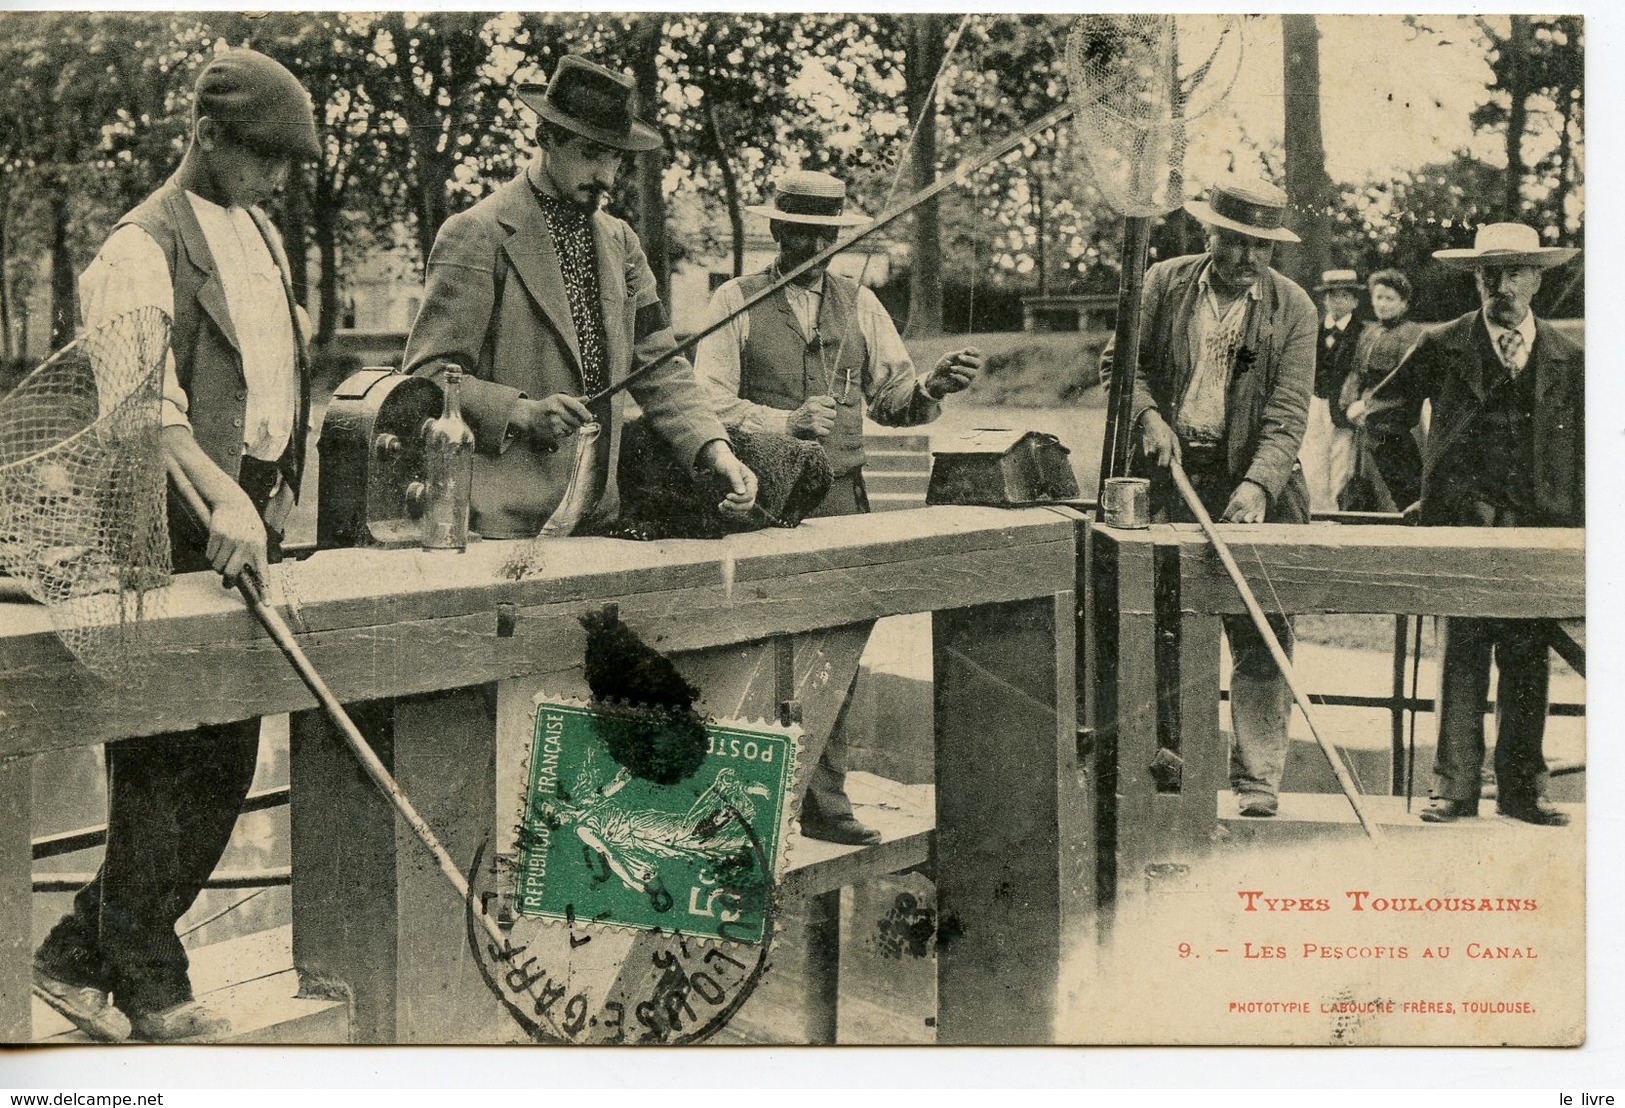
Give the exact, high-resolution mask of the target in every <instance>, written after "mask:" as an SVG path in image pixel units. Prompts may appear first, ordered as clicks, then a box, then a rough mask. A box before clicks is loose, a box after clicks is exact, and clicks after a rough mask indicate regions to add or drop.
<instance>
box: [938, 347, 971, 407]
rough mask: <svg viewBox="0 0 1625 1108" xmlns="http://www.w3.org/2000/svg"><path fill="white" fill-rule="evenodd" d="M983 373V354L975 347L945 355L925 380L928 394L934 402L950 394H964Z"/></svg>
mask: <svg viewBox="0 0 1625 1108" xmlns="http://www.w3.org/2000/svg"><path fill="white" fill-rule="evenodd" d="M981 371H982V352H981V351H980V350H978V349H976V347H974V346H967V347H965V349H963V350H955V351H954V352H953V353H951V354H944V355H943V356H942V361H940V362H938V363H937V365H936V368H935V369H933V370H932V371H931V373H930V376H928V377H926V379H925V391H926V394H927V395H928V396H930V397H931V399H933V400H941V399H942V398H943V397H944V396H947V395H949V394H950V393H956V392H963V391H965V390H966V389H967V388H969V387H970V383H971V382H972V381H974V380H976V375H977V374H978V373H980V372H981Z"/></svg>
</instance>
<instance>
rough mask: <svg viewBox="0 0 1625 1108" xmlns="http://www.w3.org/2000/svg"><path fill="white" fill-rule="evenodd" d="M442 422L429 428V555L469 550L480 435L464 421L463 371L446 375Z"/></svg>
mask: <svg viewBox="0 0 1625 1108" xmlns="http://www.w3.org/2000/svg"><path fill="white" fill-rule="evenodd" d="M440 380H441V388H442V389H443V391H444V400H443V404H442V407H441V409H440V418H439V419H431V420H430V421H429V422H428V423H427V424H425V425H424V428H423V469H424V483H425V484H426V485H427V486H428V490H427V495H426V497H425V506H424V512H423V549H425V550H465V549H467V548H468V495H469V491H470V488H471V486H472V485H473V479H474V432H473V431H471V430H470V429H469V426H468V424H467V423H466V422H464V421H463V396H462V390H463V370H462V367H460V366H455V365H449V366H447V367H446V369H445V372H444V373H443V374H442V375H441V378H440Z"/></svg>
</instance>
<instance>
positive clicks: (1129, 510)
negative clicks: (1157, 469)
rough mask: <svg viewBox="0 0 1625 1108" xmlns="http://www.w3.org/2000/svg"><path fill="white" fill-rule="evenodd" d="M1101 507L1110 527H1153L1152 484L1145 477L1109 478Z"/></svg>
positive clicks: (1102, 496)
mask: <svg viewBox="0 0 1625 1108" xmlns="http://www.w3.org/2000/svg"><path fill="white" fill-rule="evenodd" d="M1100 506H1101V509H1102V511H1103V513H1104V515H1105V517H1106V526H1108V527H1127V528H1144V527H1150V526H1151V482H1150V481H1148V480H1146V479H1145V478H1144V477H1108V478H1106V487H1105V488H1104V489H1103V490H1102V491H1101V498H1100Z"/></svg>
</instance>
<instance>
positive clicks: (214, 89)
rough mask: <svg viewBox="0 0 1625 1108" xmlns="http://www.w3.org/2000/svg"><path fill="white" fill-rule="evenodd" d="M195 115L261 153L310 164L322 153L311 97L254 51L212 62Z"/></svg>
mask: <svg viewBox="0 0 1625 1108" xmlns="http://www.w3.org/2000/svg"><path fill="white" fill-rule="evenodd" d="M192 111H193V118H194V119H204V118H208V119H212V120H214V121H215V122H216V123H222V124H225V125H227V126H228V127H230V128H231V132H232V133H233V134H235V135H236V136H237V137H238V139H240V140H241V141H242V142H244V143H247V144H249V145H250V146H251V147H253V148H255V149H258V150H262V151H269V152H272V153H276V154H284V155H287V156H288V157H290V158H299V159H302V160H307V161H308V160H309V159H312V158H316V157H319V156H320V155H321V152H322V147H321V143H320V142H318V141H317V139H316V118H315V115H314V113H313V112H312V111H311V106H310V93H308V92H306V91H305V87H304V86H303V85H301V84H300V83H299V78H297V77H295V76H294V75H293V74H292V73H290V72H289V71H288V69H287V67H286V66H284V65H283V64H282V63H281V62H279V61H277V60H276V59H274V58H268V57H266V56H265V55H264V54H261V53H259V52H258V51H255V50H249V49H246V48H239V49H235V50H222V51H221V52H220V53H218V54H216V55H215V56H214V57H213V58H212V59H210V61H209V64H208V65H206V66H204V67H203V72H202V73H200V74H198V78H197V85H196V86H195V88H194V89H193V103H192Z"/></svg>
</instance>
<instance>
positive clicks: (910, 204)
mask: <svg viewBox="0 0 1625 1108" xmlns="http://www.w3.org/2000/svg"><path fill="white" fill-rule="evenodd" d="M1075 110H1076V109H1074V108H1072V107H1071V106H1069V105H1062V106H1061V107H1059V108H1056V109H1055V110H1054V111H1052V112H1050V113H1049V114H1048V115H1046V116H1044V117H1043V118H1042V119H1039V120H1038V121H1037V122H1036V123H1033V124H1031V125H1029V126H1027V127H1025V128H1023V129H1022V130H1021V131H1019V132H1017V133H1016V134H1015V135H1013V136H1011V137H1010V138H1007V139H1005V140H1004V141H1002V142H1000V143H998V144H997V145H995V146H994V147H992V148H991V149H988V150H984V151H982V152H981V153H980V154H977V155H975V156H973V157H970V158H966V159H965V160H964V161H962V162H960V163H959V165H957V166H956V167H955V168H954V170H953V172H952V173H947V174H944V175H943V176H941V177H938V178H937V179H936V180H935V181H932V182H931V183H930V184H929V185H927V186H925V188H923V189H921V190H920V191H919V192H917V193H915V194H914V195H913V196H911V197H909V198H908V199H907V200H905V201H904V202H903V203H902V204H900V205H898V206H897V207H895V208H892V209H891V210H890V211H887V212H885V213H883V214H881V215H880V216H877V217H876V218H875V221H874V222H873V223H870V224H869V225H868V226H867V227H864V228H863V229H862V230H860V231H858V232H856V233H855V234H853V235H852V236H851V237H849V238H845V239H841V240H839V241H837V242H835V243H832V244H831V245H829V246H827V247H825V248H824V249H823V250H820V251H819V252H818V253H817V254H814V255H813V256H812V257H810V258H808V259H807V260H806V261H804V262H802V263H801V264H800V265H798V266H796V268H794V269H792V270H791V271H790V272H789V273H786V274H785V275H784V276H782V277H780V278H779V279H778V280H777V281H775V282H774V283H773V284H771V285H769V286H768V287H767V288H765V289H763V290H762V291H761V292H758V293H757V294H756V295H754V296H750V297H747V298H746V299H745V302H744V303H743V304H741V305H740V306H739V307H738V308H737V309H735V310H734V311H733V312H730V313H729V314H728V315H726V316H724V317H723V318H722V319H719V320H717V321H716V322H715V323H713V324H711V325H710V326H709V327H706V328H705V329H704V330H701V331H699V332H697V333H695V334H693V335H690V336H689V337H688V338H686V339H684V340H683V341H682V342H680V343H678V344H677V345H676V346H673V347H672V348H671V349H669V350H667V351H665V352H664V353H662V354H661V355H660V356H659V357H657V358H655V359H654V360H653V361H651V362H647V363H645V364H644V365H642V366H639V367H638V368H637V369H635V370H633V371H632V372H631V373H629V374H627V375H626V376H625V377H623V378H621V379H620V380H619V381H617V382H615V383H614V384H613V385H610V386H609V387H608V388H604V389H600V390H598V391H597V392H595V393H593V394H592V395H590V396H586V397H583V398H582V403H584V404H587V405H593V404H596V403H598V402H599V401H601V400H606V399H608V398H609V397H611V396H614V395H615V394H616V393H618V392H620V391H622V390H623V389H625V388H627V387H628V386H630V385H633V384H636V383H637V381H638V379H639V378H641V377H645V376H647V375H648V374H650V373H653V372H654V371H655V370H657V369H660V368H661V367H663V366H666V365H669V364H670V363H671V362H672V361H674V360H676V359H677V358H680V357H683V356H684V355H685V354H687V353H688V352H690V351H691V350H693V349H694V348H695V347H697V346H699V344H700V343H701V342H703V341H704V340H705V339H708V338H710V337H711V336H712V335H714V334H716V333H717V332H718V331H720V330H722V329H723V328H724V327H726V326H728V324H730V323H732V322H733V321H734V320H735V319H737V318H738V317H739V316H742V315H744V314H745V313H746V312H748V311H750V310H751V309H752V308H754V307H755V306H756V305H758V304H760V303H761V302H762V301H764V300H766V299H767V298H768V297H770V296H772V295H774V294H775V293H777V292H779V291H780V290H781V289H783V288H785V286H787V285H789V284H791V283H792V282H794V281H795V280H797V279H798V278H800V277H801V276H802V275H803V274H805V273H807V272H808V271H810V270H812V269H814V268H816V267H818V266H821V265H823V264H824V263H825V262H828V261H829V260H830V259H831V258H833V257H834V256H835V255H837V254H839V253H840V252H841V251H843V250H846V249H848V248H850V247H852V246H853V245H855V244H857V243H859V242H862V241H863V240H864V239H866V238H868V237H869V236H870V235H872V234H874V233H875V232H876V231H879V230H880V229H881V228H882V227H886V226H888V225H889V224H891V223H894V222H896V221H897V220H899V219H901V218H902V217H903V216H905V215H907V214H908V213H909V212H911V211H913V210H914V209H915V208H917V207H919V206H920V205H921V204H923V203H925V202H926V201H927V200H930V199H931V198H932V197H934V196H936V195H938V194H939V193H941V192H943V191H944V190H945V189H947V188H949V187H950V186H953V185H957V184H963V183H964V182H965V179H966V178H967V177H969V176H970V175H971V174H972V173H975V172H976V171H977V170H979V169H982V168H983V167H985V166H987V165H990V164H992V163H993V162H996V161H998V160H999V159H1000V158H1002V157H1004V156H1005V155H1006V154H1009V153H1010V152H1011V151H1012V150H1014V149H1016V148H1017V147H1018V146H1020V145H1022V144H1023V143H1025V142H1029V141H1031V140H1032V139H1033V137H1034V136H1036V135H1039V134H1041V133H1043V132H1044V131H1047V130H1049V129H1050V128H1051V127H1054V126H1055V125H1056V124H1058V123H1062V122H1065V121H1066V120H1067V119H1069V118H1071V116H1072V114H1073V112H1074V111H1075Z"/></svg>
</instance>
